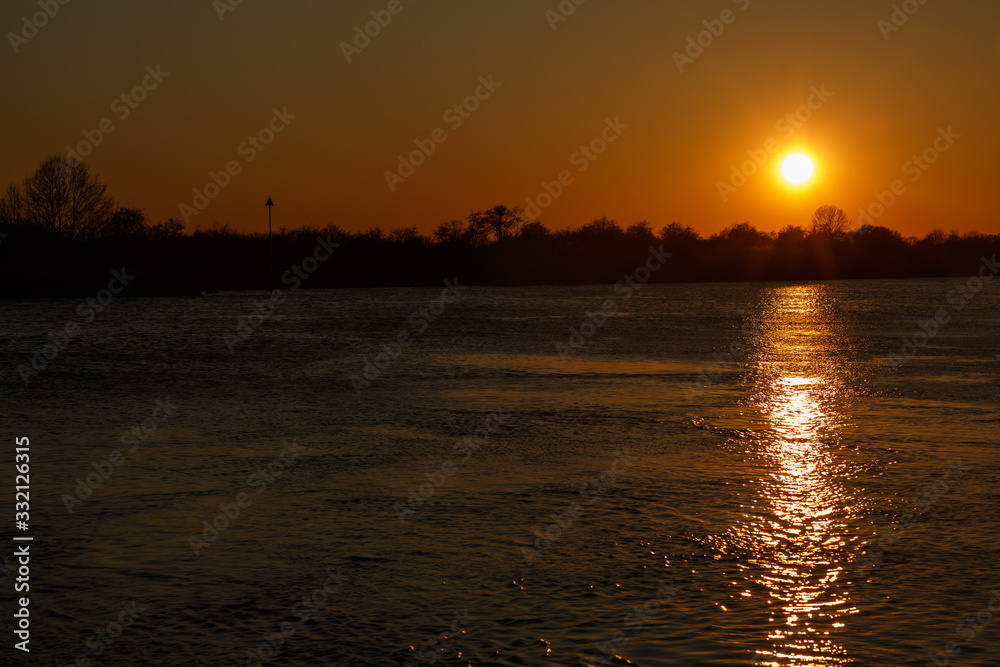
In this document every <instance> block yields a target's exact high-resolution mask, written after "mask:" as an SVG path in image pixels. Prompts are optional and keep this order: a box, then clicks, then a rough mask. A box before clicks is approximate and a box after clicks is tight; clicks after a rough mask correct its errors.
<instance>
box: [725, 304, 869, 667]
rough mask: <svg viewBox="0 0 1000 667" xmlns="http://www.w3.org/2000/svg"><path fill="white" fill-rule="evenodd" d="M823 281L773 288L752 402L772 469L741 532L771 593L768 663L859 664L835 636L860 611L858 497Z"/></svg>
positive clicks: (761, 661)
mask: <svg viewBox="0 0 1000 667" xmlns="http://www.w3.org/2000/svg"><path fill="white" fill-rule="evenodd" d="M825 289H826V288H825V287H824V286H821V285H806V286H797V287H789V288H781V289H778V290H775V293H774V295H773V297H774V298H773V303H772V306H771V309H770V313H769V314H768V317H769V319H770V320H771V321H770V323H769V326H768V333H767V335H766V336H764V337H763V338H762V340H761V341H760V343H759V349H758V354H757V355H756V356H755V362H754V364H755V366H754V369H753V375H754V376H755V377H756V384H755V386H754V387H753V396H752V398H751V404H752V406H753V407H754V408H756V410H757V411H758V413H759V418H760V420H761V424H762V426H763V427H764V428H763V429H762V436H761V437H760V439H759V440H758V442H757V443H756V447H757V448H758V450H759V451H758V452H757V454H758V456H760V458H761V460H762V462H763V463H764V466H765V468H764V469H765V470H767V474H765V475H762V478H761V479H759V480H758V487H759V493H760V496H761V497H760V500H759V504H760V507H761V509H762V510H763V511H762V512H760V513H759V514H758V516H756V517H754V518H753V520H748V521H747V522H746V523H745V524H744V525H742V526H739V527H738V528H737V531H736V532H737V533H742V535H739V538H740V540H741V542H742V543H743V544H745V545H751V546H750V552H751V555H750V556H749V557H748V558H747V560H748V562H749V565H750V566H749V567H748V568H747V569H746V571H745V572H744V576H746V577H747V578H748V579H750V580H752V581H754V582H755V583H756V584H758V585H759V586H763V587H764V589H765V590H766V591H767V594H768V596H769V600H768V609H769V619H768V620H769V621H770V623H771V624H772V625H771V631H770V632H769V634H768V636H767V640H768V641H767V642H766V644H765V645H764V646H763V647H762V648H759V649H758V650H757V652H756V655H757V658H756V660H757V664H758V665H762V666H768V667H770V666H778V665H781V666H793V667H799V666H805V665H846V664H850V663H851V662H852V660H851V659H850V658H849V657H848V656H847V654H846V651H845V649H844V648H843V647H842V646H841V645H840V644H838V642H837V640H836V637H837V635H838V634H839V632H838V630H839V629H840V628H843V627H844V625H845V622H844V619H845V618H846V617H848V616H849V615H851V614H855V613H857V609H856V608H855V607H854V606H853V605H852V604H851V600H850V597H849V594H848V590H847V589H846V587H845V586H844V585H843V583H844V582H842V581H841V580H842V579H843V577H844V576H845V570H846V568H847V566H848V565H847V563H846V561H845V560H844V556H843V554H844V553H845V550H844V547H845V545H846V539H847V533H848V526H847V523H846V521H847V519H848V518H849V517H850V516H851V515H852V511H853V502H852V500H851V498H850V497H849V494H848V493H847V491H846V490H845V487H844V485H843V483H842V480H843V476H844V475H845V474H847V472H846V471H845V466H844V464H843V462H842V461H841V460H839V458H838V450H837V445H838V442H839V434H840V432H841V430H842V428H843V426H844V424H845V423H846V418H845V416H844V415H843V414H842V413H841V411H840V410H839V409H838V405H839V404H840V403H841V397H840V396H839V395H838V393H839V386H840V382H839V375H840V374H842V369H841V370H840V371H838V368H837V365H836V363H835V361H834V357H835V352H836V350H835V341H836V335H835V333H834V332H833V331H831V325H832V322H831V320H830V318H831V314H830V313H831V309H828V308H825V307H824V300H825Z"/></svg>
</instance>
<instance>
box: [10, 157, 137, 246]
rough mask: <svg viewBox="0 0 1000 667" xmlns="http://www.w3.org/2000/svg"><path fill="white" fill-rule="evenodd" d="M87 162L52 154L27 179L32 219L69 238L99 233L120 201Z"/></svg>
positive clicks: (27, 205)
mask: <svg viewBox="0 0 1000 667" xmlns="http://www.w3.org/2000/svg"><path fill="white" fill-rule="evenodd" d="M107 190H108V186H107V185H105V184H104V183H102V182H101V181H100V179H99V178H98V176H97V174H95V173H93V172H92V171H91V170H90V167H88V166H87V164H86V163H84V162H75V161H74V162H70V161H69V160H67V159H66V158H64V157H62V156H60V155H52V156H49V157H48V158H46V159H45V161H44V162H42V164H40V165H39V166H38V169H36V170H35V173H34V174H32V175H31V176H29V177H28V178H26V179H25V181H24V199H25V210H26V214H27V217H28V218H29V221H31V222H34V223H35V224H38V225H41V226H42V227H44V228H45V229H47V230H48V231H50V232H52V233H54V234H56V235H57V236H65V237H66V238H68V239H69V240H71V241H72V240H75V239H77V238H81V237H82V238H87V237H96V236H99V235H100V233H101V232H100V228H101V226H102V225H104V224H105V223H106V222H107V221H108V219H109V218H110V217H111V215H112V214H113V213H114V211H115V209H116V208H117V205H116V204H115V201H114V199H112V198H111V197H109V196H108V195H107Z"/></svg>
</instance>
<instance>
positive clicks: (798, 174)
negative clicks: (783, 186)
mask: <svg viewBox="0 0 1000 667" xmlns="http://www.w3.org/2000/svg"><path fill="white" fill-rule="evenodd" d="M781 175H782V176H784V177H785V180H786V181H788V182H789V183H791V184H792V185H802V184H803V183H805V182H806V181H808V180H809V179H810V178H812V175H813V163H812V160H810V159H809V158H807V157H806V156H805V155H803V154H802V153H796V154H794V155H789V156H788V157H787V158H785V161H784V162H783V163H782V165H781Z"/></svg>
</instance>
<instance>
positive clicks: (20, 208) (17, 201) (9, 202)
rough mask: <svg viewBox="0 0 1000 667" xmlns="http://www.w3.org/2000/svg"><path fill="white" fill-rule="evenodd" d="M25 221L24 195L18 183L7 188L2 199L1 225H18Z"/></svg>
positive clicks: (0, 207) (0, 205)
mask: <svg viewBox="0 0 1000 667" xmlns="http://www.w3.org/2000/svg"><path fill="white" fill-rule="evenodd" d="M23 220H24V193H23V192H22V190H21V187H20V186H19V185H17V184H16V183H11V184H10V185H8V186H7V191H6V192H5V193H4V195H3V197H0V223H2V224H5V225H16V224H19V223H21V222H22V221H23Z"/></svg>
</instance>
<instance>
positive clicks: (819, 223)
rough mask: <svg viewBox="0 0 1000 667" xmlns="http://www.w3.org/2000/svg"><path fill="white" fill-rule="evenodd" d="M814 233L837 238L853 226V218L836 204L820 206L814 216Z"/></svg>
mask: <svg viewBox="0 0 1000 667" xmlns="http://www.w3.org/2000/svg"><path fill="white" fill-rule="evenodd" d="M812 228H813V234H818V235H820V236H826V237H828V238H835V237H839V236H843V235H844V234H846V233H847V231H848V230H849V229H850V228H851V219H850V218H848V217H847V214H846V213H844V212H843V211H842V210H840V209H839V208H837V207H836V206H829V205H828V206H820V207H819V208H818V209H816V212H815V213H813V217H812Z"/></svg>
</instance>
